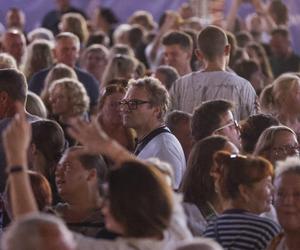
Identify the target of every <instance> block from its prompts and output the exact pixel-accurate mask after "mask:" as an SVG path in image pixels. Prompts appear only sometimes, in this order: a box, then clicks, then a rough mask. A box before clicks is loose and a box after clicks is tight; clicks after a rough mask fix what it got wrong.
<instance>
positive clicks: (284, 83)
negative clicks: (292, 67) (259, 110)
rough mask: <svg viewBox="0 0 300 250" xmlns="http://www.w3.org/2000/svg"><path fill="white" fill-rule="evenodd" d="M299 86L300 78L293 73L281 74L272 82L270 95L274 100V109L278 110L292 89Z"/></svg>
mask: <svg viewBox="0 0 300 250" xmlns="http://www.w3.org/2000/svg"><path fill="white" fill-rule="evenodd" d="M297 84H300V78H299V77H298V76H297V75H296V74H293V73H286V74H282V75H281V76H279V77H278V78H276V79H275V81H274V82H273V89H272V95H273V100H274V105H275V108H276V109H277V110H278V109H280V107H281V105H282V103H283V102H285V98H286V97H287V98H288V97H289V95H290V93H291V90H292V88H293V87H294V86H295V85H297Z"/></svg>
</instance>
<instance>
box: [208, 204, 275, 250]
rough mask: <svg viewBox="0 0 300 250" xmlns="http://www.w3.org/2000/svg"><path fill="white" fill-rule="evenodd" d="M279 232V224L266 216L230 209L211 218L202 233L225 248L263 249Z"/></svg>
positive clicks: (227, 249)
mask: <svg viewBox="0 0 300 250" xmlns="http://www.w3.org/2000/svg"><path fill="white" fill-rule="evenodd" d="M279 232H280V227H279V225H277V224H276V223H275V222H273V221H271V220H269V219H267V218H263V217H260V216H258V215H255V214H252V213H249V212H246V211H244V210H240V209H232V210H227V211H225V212H224V213H223V214H222V215H220V216H218V217H216V218H215V219H213V220H212V221H211V222H210V223H209V224H208V226H207V228H206V230H205V232H204V234H203V235H204V236H206V237H208V238H213V239H215V240H216V241H217V242H218V243H220V244H221V245H222V246H223V248H224V249H225V250H264V249H266V247H267V246H268V243H269V242H270V241H271V240H272V239H273V237H274V236H276V235H277V234H278V233H279Z"/></svg>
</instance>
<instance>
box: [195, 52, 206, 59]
mask: <svg viewBox="0 0 300 250" xmlns="http://www.w3.org/2000/svg"><path fill="white" fill-rule="evenodd" d="M195 55H196V57H197V59H198V60H199V61H203V59H204V56H203V53H202V52H201V50H200V49H195Z"/></svg>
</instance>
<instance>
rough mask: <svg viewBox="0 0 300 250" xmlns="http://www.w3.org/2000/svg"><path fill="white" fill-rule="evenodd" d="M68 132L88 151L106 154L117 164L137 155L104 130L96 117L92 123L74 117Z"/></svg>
mask: <svg viewBox="0 0 300 250" xmlns="http://www.w3.org/2000/svg"><path fill="white" fill-rule="evenodd" d="M68 133H69V134H70V135H71V136H72V137H73V138H74V139H75V140H77V141H79V142H80V143H81V144H82V145H83V146H84V147H85V148H84V151H86V153H90V154H102V155H105V156H107V157H109V158H110V159H111V160H113V161H114V162H115V163H116V164H117V165H119V164H121V163H122V162H124V161H126V160H133V159H135V156H133V155H132V154H130V152H128V151H127V150H126V149H125V148H123V147H122V146H121V145H120V144H119V143H117V142H116V141H115V140H113V139H112V138H110V137H109V136H108V135H107V134H106V133H105V132H104V130H103V129H102V128H101V126H100V124H99V123H98V121H97V118H96V117H93V118H92V121H91V122H90V123H88V122H86V121H83V120H81V119H73V120H72V121H71V127H70V128H69V129H68Z"/></svg>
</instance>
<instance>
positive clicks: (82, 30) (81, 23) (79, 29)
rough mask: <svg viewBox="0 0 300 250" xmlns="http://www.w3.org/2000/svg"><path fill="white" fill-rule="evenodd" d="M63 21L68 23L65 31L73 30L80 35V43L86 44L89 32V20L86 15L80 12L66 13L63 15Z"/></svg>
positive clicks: (72, 31)
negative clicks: (87, 20)
mask: <svg viewBox="0 0 300 250" xmlns="http://www.w3.org/2000/svg"><path fill="white" fill-rule="evenodd" d="M61 22H62V23H64V22H65V24H66V28H65V30H64V31H66V32H71V33H73V34H75V35H76V36H78V38H79V41H80V43H82V44H85V43H86V41H87V39H88V36H89V32H88V28H87V22H86V20H85V19H84V17H83V16H82V15H81V14H79V13H66V14H64V15H63V16H62V19H61Z"/></svg>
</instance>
